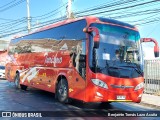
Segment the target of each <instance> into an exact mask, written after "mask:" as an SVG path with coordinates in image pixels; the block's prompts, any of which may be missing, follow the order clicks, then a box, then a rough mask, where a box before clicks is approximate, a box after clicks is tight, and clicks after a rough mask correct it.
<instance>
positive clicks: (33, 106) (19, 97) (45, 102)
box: [0, 80, 160, 120]
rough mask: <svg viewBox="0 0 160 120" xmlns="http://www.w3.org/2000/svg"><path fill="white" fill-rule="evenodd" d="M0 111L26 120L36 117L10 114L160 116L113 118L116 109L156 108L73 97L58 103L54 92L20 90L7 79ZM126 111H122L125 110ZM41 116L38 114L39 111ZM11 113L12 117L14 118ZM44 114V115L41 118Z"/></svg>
mask: <svg viewBox="0 0 160 120" xmlns="http://www.w3.org/2000/svg"><path fill="white" fill-rule="evenodd" d="M0 111H1V114H2V112H12V118H10V117H5V118H2V117H1V118H0V120H1V119H2V120H12V119H13V120H17V119H18V120H19V119H28V120H32V119H33V120H35V118H32V117H31V118H21V117H16V115H17V114H14V115H13V112H15V113H16V112H17V113H21V114H27V115H28V112H31V113H32V112H35V113H41V114H42V118H40V117H39V118H38V119H42V120H46V119H47V120H48V119H49V120H52V119H68V120H70V119H77V120H84V119H85V120H90V119H93V120H99V119H110V120H113V119H118V120H125V119H130V120H141V119H143V120H146V119H147V120H158V119H160V117H139V116H137V115H136V116H135V117H115V116H114V115H115V113H116V112H117V111H122V113H124V112H127V113H128V112H132V111H134V112H135V113H136V112H137V111H140V112H142V113H143V111H146V112H150V111H157V110H156V109H153V108H150V107H147V106H142V105H140V104H136V103H110V104H109V105H104V104H100V103H87V104H86V103H82V102H80V101H77V100H73V101H72V103H70V104H61V103H59V102H58V101H56V100H55V98H54V94H52V93H49V92H45V91H42V90H37V89H33V88H29V89H28V90H27V91H23V90H19V89H16V88H15V85H14V83H10V82H8V81H6V80H0ZM25 112H27V113H25ZM108 113H111V114H112V113H113V114H112V115H113V117H108V116H105V114H108ZM124 114H125V113H124ZM38 115H39V116H41V115H40V114H38ZM13 116H14V118H13ZM44 116H47V117H44Z"/></svg>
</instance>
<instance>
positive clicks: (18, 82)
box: [14, 73, 27, 90]
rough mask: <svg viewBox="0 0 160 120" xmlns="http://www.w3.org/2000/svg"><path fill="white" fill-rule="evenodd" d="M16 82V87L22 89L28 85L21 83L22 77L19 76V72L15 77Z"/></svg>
mask: <svg viewBox="0 0 160 120" xmlns="http://www.w3.org/2000/svg"><path fill="white" fill-rule="evenodd" d="M14 83H15V87H16V88H18V89H20V88H21V89H22V90H26V89H27V86H25V85H21V84H20V77H19V73H16V76H15V79H14Z"/></svg>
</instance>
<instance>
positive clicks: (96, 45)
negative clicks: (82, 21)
mask: <svg viewBox="0 0 160 120" xmlns="http://www.w3.org/2000/svg"><path fill="white" fill-rule="evenodd" d="M83 32H85V33H91V32H94V33H95V34H93V35H94V36H93V41H94V48H99V40H100V36H99V30H98V28H96V27H89V28H84V29H83Z"/></svg>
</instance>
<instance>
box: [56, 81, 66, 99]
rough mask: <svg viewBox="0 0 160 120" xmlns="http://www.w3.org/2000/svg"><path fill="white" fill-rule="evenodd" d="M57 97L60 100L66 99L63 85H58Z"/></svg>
mask: <svg viewBox="0 0 160 120" xmlns="http://www.w3.org/2000/svg"><path fill="white" fill-rule="evenodd" d="M58 93H59V96H60V97H61V98H66V96H67V87H66V86H65V85H62V84H61V85H60V87H59V90H58Z"/></svg>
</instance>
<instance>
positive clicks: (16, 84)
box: [14, 73, 20, 89]
mask: <svg viewBox="0 0 160 120" xmlns="http://www.w3.org/2000/svg"><path fill="white" fill-rule="evenodd" d="M19 82H20V78H19V73H16V76H15V78H14V83H15V87H16V88H18V89H19V88H20V84H19Z"/></svg>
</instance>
